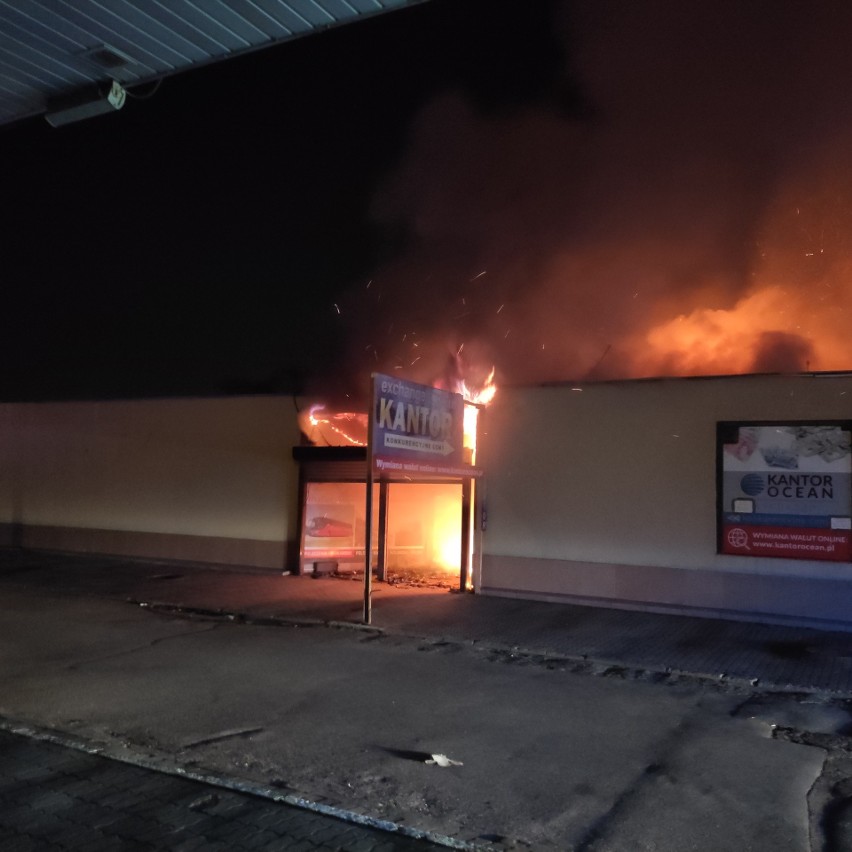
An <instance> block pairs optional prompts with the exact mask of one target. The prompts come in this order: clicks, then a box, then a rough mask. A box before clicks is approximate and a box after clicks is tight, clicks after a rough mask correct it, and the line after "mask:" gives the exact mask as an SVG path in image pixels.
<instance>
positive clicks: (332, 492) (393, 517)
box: [300, 481, 464, 587]
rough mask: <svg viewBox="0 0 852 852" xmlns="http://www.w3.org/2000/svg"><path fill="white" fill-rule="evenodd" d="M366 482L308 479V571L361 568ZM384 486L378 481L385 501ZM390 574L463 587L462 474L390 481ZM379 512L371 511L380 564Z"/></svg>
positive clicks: (304, 552)
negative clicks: (452, 477) (433, 479)
mask: <svg viewBox="0 0 852 852" xmlns="http://www.w3.org/2000/svg"><path fill="white" fill-rule="evenodd" d="M366 487H367V486H366V484H365V483H364V482H363V481H361V482H342V481H341V482H337V481H331V482H310V481H309V482H306V483H305V484H304V491H303V493H304V500H303V506H302V531H301V532H302V535H301V553H300V557H301V558H300V568H301V570H302V571H303V572H304V573H310V572H313V571H329V572H330V571H337V572H339V573H345V572H350V573H355V572H362V571H363V569H364V561H365V560H364V556H365V553H364V547H365V539H366V536H365V532H366ZM381 488H382V486H381V485H379V484H378V483H377V484H375V485H374V486H373V503H374V505H375V506H379V505H380V500H381V498H382V495H381ZM385 488H386V493H385V495H384V499H385V500H386V501H387V504H386V505H387V527H386V535H385V537H384V539H383V543H384V547H385V554H386V556H385V563H384V564H385V570H386V575H387V576H386V579H390V580H404V581H409V582H413V583H422V584H425V585H436V586H441V585H444V586H451V587H458V585H459V582H460V577H461V569H462V563H463V547H462V530H463V505H464V499H463V486H462V483H461V482H459V481H447V482H443V481H441V482H390V483H386V484H385ZM379 514H380V513H379V512H374V514H373V534H372V541H373V560H372V564H373V565H376V564H378V562H379V560H378V555H379V547H380V546H381V545H380V536H379Z"/></svg>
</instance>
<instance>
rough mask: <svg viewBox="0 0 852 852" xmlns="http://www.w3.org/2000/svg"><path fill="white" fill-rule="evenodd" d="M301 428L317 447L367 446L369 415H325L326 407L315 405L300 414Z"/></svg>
mask: <svg viewBox="0 0 852 852" xmlns="http://www.w3.org/2000/svg"><path fill="white" fill-rule="evenodd" d="M299 428H300V429H301V430H302V433H303V434H304V435H305V436H306V437H307V438H308V440H309V441H310V442H311V443H312V444H315V445H318V444H325V445H326V446H353V447H366V446H367V415H366V414H361V413H356V412H352V411H338V412H335V413H333V414H327V413H325V405H322V404H319V403H317V404H315V405H312V406H311V407H310V408H308V409H307V410H306V411H300V412H299Z"/></svg>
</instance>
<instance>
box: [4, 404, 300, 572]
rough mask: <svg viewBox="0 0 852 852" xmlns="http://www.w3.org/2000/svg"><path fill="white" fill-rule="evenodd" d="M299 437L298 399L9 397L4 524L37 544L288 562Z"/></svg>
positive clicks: (208, 558)
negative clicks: (27, 400)
mask: <svg viewBox="0 0 852 852" xmlns="http://www.w3.org/2000/svg"><path fill="white" fill-rule="evenodd" d="M297 443H298V429H297V426H296V421H295V411H294V407H293V401H292V400H291V399H289V398H286V397H236V398H223V399H168V400H142V401H129V402H125V401H122V402H86V403H49V404H5V405H0V470H2V479H0V523H5V524H11V525H18V526H14V527H11V528H10V527H7V528H6V535H7V537H10V536H17V538H18V540H23V542H24V543H25V544H26V543H28V544H31V545H33V546H39V545H42V546H51V547H56V548H58V549H74V550H77V549H81V550H96V551H101V552H121V553H131V554H134V555H151V556H157V557H167V556H173V557H175V558H190V559H191V558H200V559H203V560H204V561H217V559H216V557H217V555H219V556H221V561H224V562H231V563H234V562H237V563H240V562H245V563H246V564H262V565H263V566H264V567H277V566H278V565H280V564H281V563H282V562H283V561H284V559H285V555H284V554H285V551H286V547H287V545H288V542H290V541H292V540H294V539H297V538H298V536H297V533H296V498H297V477H298V471H297V468H296V465H295V463H294V462H293V460H292V457H291V451H292V447H293V446H294V445H295V444H297ZM133 534H137V535H133ZM216 540H220V541H221V546H220V547H216V546H215V544H214V542H215V541H216ZM270 563H271V564H270Z"/></svg>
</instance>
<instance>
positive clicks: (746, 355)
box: [637, 285, 849, 375]
mask: <svg viewBox="0 0 852 852" xmlns="http://www.w3.org/2000/svg"><path fill="white" fill-rule="evenodd" d="M843 319H845V318H844V317H843V315H842V312H839V313H838V312H837V311H829V310H826V309H825V308H824V307H823V306H822V305H820V304H818V303H817V304H816V305H815V304H813V303H812V302H811V303H809V302H808V301H807V300H805V299H803V298H801V296H799V295H798V294H796V293H791V292H790V291H789V290H788V289H786V288H783V287H780V286H771V285H770V286H765V287H763V288H762V289H759V290H757V291H755V292H753V293H752V294H750V295H748V296H746V297H744V298H742V299H740V301H738V302H737V303H736V304H735V305H734V306H733V307H732V308H729V309H726V310H712V309H706V308H701V309H698V310H694V311H693V312H692V313H690V314H682V315H680V316H678V317H676V318H675V319H672V320H669V321H667V322H664V323H661V324H660V325H657V326H656V327H654V328H652V329H651V331H650V332H648V334H647V335H646V337H645V338H644V340H643V341H640V342H639V345H638V347H637V348H638V349H639V350H640V351H642V352H643V355H642V356H641V357H640V358H639V359H637V360H638V361H639V372H640V373H641V374H644V375H653V374H656V375H660V374H663V375H666V374H667V375H702V374H703V375H710V374H716V375H722V374H740V373H749V372H798V371H807V370H826V369H828V370H831V369H839V368H841V366H842V364H843V362H844V355H848V348H849V347H848V334H847V332H846V329H845V322H843V321H842V320H843Z"/></svg>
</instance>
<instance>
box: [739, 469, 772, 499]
mask: <svg viewBox="0 0 852 852" xmlns="http://www.w3.org/2000/svg"><path fill="white" fill-rule="evenodd" d="M740 488H741V489H742V492H743V494H748V496H749V497H757V495H758V494H760V493H762V492H763V489H764V488H766V480H764V478H763V477H762V476H761V475H760V474H759V473H747V474H746V475H745V476H744V477H743V478H742V479H741V480H740Z"/></svg>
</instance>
